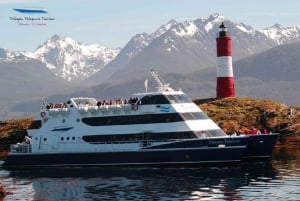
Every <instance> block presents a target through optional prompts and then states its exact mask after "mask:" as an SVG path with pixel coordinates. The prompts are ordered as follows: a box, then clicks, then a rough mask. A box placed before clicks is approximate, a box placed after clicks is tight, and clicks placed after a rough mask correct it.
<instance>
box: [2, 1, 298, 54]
mask: <svg viewBox="0 0 300 201" xmlns="http://www.w3.org/2000/svg"><path fill="white" fill-rule="evenodd" d="M18 8H21V9H39V10H44V11H46V12H47V13H40V14H33V13H30V14H23V13H20V12H17V11H15V10H14V9H18ZM299 8H300V1H299V0H284V1H274V0H251V1H243V0H0V30H1V31H0V48H6V49H8V50H12V51H30V52H33V51H34V50H35V49H36V48H37V47H38V46H39V45H42V44H43V43H44V42H45V41H46V40H47V39H49V38H50V37H52V36H53V35H54V34H58V35H61V36H67V37H70V38H72V39H74V40H76V41H78V42H81V43H84V44H87V45H89V44H95V43H98V44H102V45H104V46H106V47H109V48H122V47H124V46H125V45H126V44H127V42H128V41H129V40H130V39H131V38H132V37H133V36H134V35H136V34H138V33H143V32H146V33H149V34H150V33H152V32H154V31H155V30H156V29H158V28H159V27H160V26H161V25H163V24H166V23H167V22H169V21H170V20H171V19H174V20H176V21H177V22H184V21H187V20H195V19H197V18H205V17H207V16H209V15H211V14H213V13H219V14H221V15H223V16H224V17H225V18H227V19H229V20H231V21H233V22H238V23H240V22H243V23H244V24H246V25H250V26H252V27H254V28H256V29H261V28H265V27H270V26H272V25H274V24H281V25H283V26H286V27H288V26H300V21H299V19H300V9H299ZM20 19H22V20H20Z"/></svg>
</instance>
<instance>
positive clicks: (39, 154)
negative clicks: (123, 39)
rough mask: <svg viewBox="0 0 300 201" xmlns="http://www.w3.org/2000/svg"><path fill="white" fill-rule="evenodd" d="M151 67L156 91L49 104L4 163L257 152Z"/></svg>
mask: <svg viewBox="0 0 300 201" xmlns="http://www.w3.org/2000/svg"><path fill="white" fill-rule="evenodd" d="M151 75H152V77H153V78H154V79H155V80H156V82H157V84H158V90H157V91H155V92H146V93H138V94H134V95H133V96H132V98H129V99H117V100H111V101H108V100H105V101H99V100H97V99H95V98H82V97H80V98H71V99H70V100H69V101H67V102H66V103H63V104H54V105H53V104H48V105H47V106H46V107H44V108H43V109H42V110H41V113H40V118H39V119H36V120H34V121H33V122H32V124H31V126H30V127H29V129H28V135H29V136H28V137H26V140H25V141H24V142H23V143H21V144H15V145H11V151H10V153H9V155H8V156H7V158H6V160H5V162H4V164H3V166H4V168H29V167H30V168H31V167H75V166H76V167H77V166H127V165H144V166H145V165H146V166H147V165H172V166H173V165H189V164H190V165H191V164H192V165H193V164H204V163H224V162H234V161H240V160H241V158H243V157H245V156H246V157H252V156H253V153H250V152H249V153H246V150H247V149H246V148H247V146H249V142H251V140H250V137H249V136H240V137H229V136H228V135H226V134H225V133H224V132H223V131H222V130H221V129H220V127H219V126H218V125H217V124H216V123H214V122H213V121H212V120H211V119H210V118H209V117H208V116H207V115H206V114H205V113H204V112H203V111H202V110H201V109H200V108H199V107H198V106H197V105H196V104H195V103H194V102H193V101H192V100H190V99H189V98H188V97H187V96H186V94H185V93H183V92H182V91H181V90H174V89H172V88H171V87H169V84H167V83H166V82H164V81H163V80H162V79H161V78H160V77H159V75H158V74H157V73H156V72H154V71H151ZM252 141H253V140H252ZM254 141H255V140H254ZM275 141H276V140H275ZM252 143H255V142H252ZM259 143H260V142H259ZM254 145H255V144H254ZM251 150H252V149H251ZM251 150H250V151H251ZM252 151H253V150H252ZM247 154H248V155H247ZM255 154H257V153H255ZM268 154H269V153H268Z"/></svg>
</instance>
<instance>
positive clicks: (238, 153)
mask: <svg viewBox="0 0 300 201" xmlns="http://www.w3.org/2000/svg"><path fill="white" fill-rule="evenodd" d="M244 150H245V146H232V147H206V148H204V147H199V148H186V149H165V150H162V149H158V150H153V149H151V150H150V149H143V150H139V151H123V152H105V153H103V152H94V153H52V154H32V153H31V154H10V155H8V157H7V158H6V160H5V162H4V164H3V167H4V168H7V169H8V168H17V169H19V168H21V169H22V168H34V167H77V166H78V167H82V166H131V165H141V166H147V165H172V164H180V165H184V164H208V163H224V162H237V161H240V159H241V157H242V156H243V154H244Z"/></svg>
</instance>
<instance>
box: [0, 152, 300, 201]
mask: <svg viewBox="0 0 300 201" xmlns="http://www.w3.org/2000/svg"><path fill="white" fill-rule="evenodd" d="M0 180H1V183H2V184H4V186H5V187H6V190H7V191H8V195H7V196H6V197H5V199H4V200H14V201H15V200H22V201H23V200H51V201H55V200H59V201H61V200H72V201H74V200H255V201H257V200H285V201H286V200H300V150H298V151H292V152H291V153H289V152H285V151H279V152H276V153H275V154H274V156H273V158H272V160H260V161H251V162H242V163H238V164H231V165H222V166H220V165H218V166H206V167H197V168H130V167H128V168H104V169H103V168H89V169H87V168H78V169H74V168H73V169H42V170H27V171H13V172H9V171H6V170H3V169H1V168H0ZM0 200H1V199H0Z"/></svg>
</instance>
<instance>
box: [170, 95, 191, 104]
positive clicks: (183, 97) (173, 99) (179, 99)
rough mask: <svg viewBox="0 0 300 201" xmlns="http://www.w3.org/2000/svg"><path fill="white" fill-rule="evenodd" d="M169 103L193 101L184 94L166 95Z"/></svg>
mask: <svg viewBox="0 0 300 201" xmlns="http://www.w3.org/2000/svg"><path fill="white" fill-rule="evenodd" d="M167 97H168V99H169V100H170V102H171V103H192V102H193V101H192V100H191V99H190V98H189V97H188V96H187V95H185V94H177V95H168V96H167Z"/></svg>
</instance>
